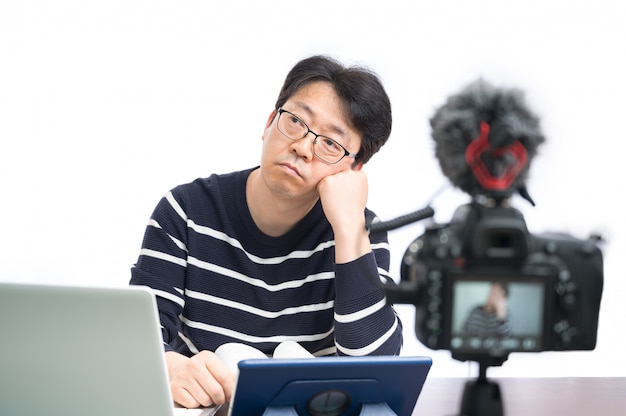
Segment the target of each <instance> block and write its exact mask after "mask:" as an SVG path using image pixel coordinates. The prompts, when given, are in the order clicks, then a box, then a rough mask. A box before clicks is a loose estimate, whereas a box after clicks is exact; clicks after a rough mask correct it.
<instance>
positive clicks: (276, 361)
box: [230, 356, 432, 416]
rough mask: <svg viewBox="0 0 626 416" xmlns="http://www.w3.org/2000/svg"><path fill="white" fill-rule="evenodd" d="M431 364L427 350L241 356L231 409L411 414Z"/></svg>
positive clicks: (245, 413)
mask: <svg viewBox="0 0 626 416" xmlns="http://www.w3.org/2000/svg"><path fill="white" fill-rule="evenodd" d="M431 365H432V359H431V358H430V357H422V356H419V357H407V356H371V357H320V358H301V359H300V358H298V359H287V358H273V359H249V360H242V361H240V362H239V378H238V381H237V388H236V391H235V396H234V399H233V402H232V406H231V409H230V411H231V413H230V415H231V416H255V415H259V416H278V415H293V416H296V415H297V416H322V415H323V416H359V415H361V416H363V415H368V414H372V415H379V416H383V415H397V416H404V415H410V414H411V413H412V412H413V408H414V407H415V404H416V403H417V398H418V396H419V395H420V393H421V391H422V387H423V385H424V382H425V381H426V376H427V375H428V372H429V370H430V367H431Z"/></svg>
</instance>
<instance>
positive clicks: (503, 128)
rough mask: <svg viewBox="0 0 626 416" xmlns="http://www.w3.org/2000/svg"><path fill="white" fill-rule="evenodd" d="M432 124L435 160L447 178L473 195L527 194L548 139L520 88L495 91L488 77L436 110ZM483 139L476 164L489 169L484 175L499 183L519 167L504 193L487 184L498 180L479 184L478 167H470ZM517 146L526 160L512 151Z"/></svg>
mask: <svg viewBox="0 0 626 416" xmlns="http://www.w3.org/2000/svg"><path fill="white" fill-rule="evenodd" d="M430 125H431V128H432V138H433V139H434V141H435V156H436V157H437V159H438V161H439V165H440V167H441V170H442V172H443V174H444V175H446V177H447V178H448V179H450V181H451V182H452V184H453V185H455V186H456V187H458V188H460V189H461V190H462V191H464V192H466V193H468V194H469V195H471V196H476V195H487V196H494V194H498V195H500V198H502V197H508V196H510V195H511V194H512V193H513V192H515V191H519V190H524V191H525V182H526V179H527V176H528V171H529V169H530V164H531V161H532V159H533V157H534V156H535V155H536V154H537V148H538V147H539V145H540V144H542V143H543V142H544V141H545V138H544V136H543V134H542V133H541V129H540V123H539V118H538V117H537V116H536V115H535V114H534V113H533V112H532V111H531V110H530V109H529V108H528V106H527V104H526V102H525V97H524V93H523V92H522V91H521V90H519V89H505V88H496V87H494V86H492V85H491V84H489V83H488V82H486V81H485V80H483V79H478V80H476V81H474V82H472V83H470V84H469V85H468V86H466V87H465V88H464V89H463V90H462V91H460V92H459V93H458V94H455V95H452V96H450V97H448V99H447V101H446V103H445V104H444V105H442V106H441V107H440V108H439V109H437V110H436V111H435V114H434V115H433V117H432V118H431V119H430ZM481 125H482V126H483V129H482V130H481ZM485 126H487V127H485ZM481 135H482V136H483V137H482V138H483V139H486V140H485V144H484V146H483V147H484V150H483V151H481V152H480V154H479V155H478V156H477V161H478V162H479V163H480V164H481V165H482V166H484V168H485V175H487V176H489V177H491V178H495V179H498V178H499V177H501V176H502V175H504V174H505V173H506V172H508V173H509V174H510V173H511V167H512V166H514V165H515V164H517V165H519V166H518V167H519V169H517V170H515V172H514V174H513V175H509V176H512V177H511V181H510V182H506V185H504V187H503V186H500V189H496V187H495V185H494V186H492V185H486V183H487V184H490V183H497V182H486V181H481V180H479V179H480V178H477V177H476V174H475V172H476V169H474V168H473V167H472V166H470V163H468V156H467V154H466V151H467V149H468V146H470V144H472V142H474V141H476V140H478V139H479V138H481ZM475 144H476V143H475ZM520 144H521V146H523V149H521V146H520ZM514 146H517V147H518V148H519V149H521V151H522V152H524V158H523V160H516V158H517V156H516V153H514V152H512V151H509V149H511V148H513V147H514ZM524 150H525V151H524ZM531 202H532V201H531Z"/></svg>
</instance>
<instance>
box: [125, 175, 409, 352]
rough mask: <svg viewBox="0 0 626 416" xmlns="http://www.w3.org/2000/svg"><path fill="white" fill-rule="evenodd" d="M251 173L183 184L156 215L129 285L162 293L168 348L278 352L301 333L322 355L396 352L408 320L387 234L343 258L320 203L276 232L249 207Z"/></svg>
mask: <svg viewBox="0 0 626 416" xmlns="http://www.w3.org/2000/svg"><path fill="white" fill-rule="evenodd" d="M251 171H252V169H248V170H245V171H240V172H234V173H229V174H224V175H212V176H210V177H209V178H203V179H197V180H195V181H193V182H191V183H188V184H185V185H180V186H178V187H176V188H174V189H172V190H171V191H170V192H169V193H167V195H166V196H165V197H163V198H162V199H161V201H160V202H159V203H158V205H157V207H156V208H155V210H154V212H153V214H152V217H151V218H150V221H149V224H148V226H147V227H146V232H145V235H144V240H143V243H142V248H141V252H140V255H139V258H138V260H137V263H136V264H135V265H133V267H132V269H131V280H130V284H132V285H146V286H149V287H151V288H152V289H153V290H154V291H155V293H156V295H157V296H156V297H157V305H158V308H159V315H160V320H161V325H162V333H163V341H164V343H165V350H166V351H170V350H174V351H177V352H180V353H182V354H184V355H187V356H191V355H193V354H195V353H197V352H198V351H201V350H210V351H215V349H216V348H217V347H219V346H220V345H221V344H224V343H226V342H241V343H245V344H249V345H252V346H254V347H256V348H258V349H260V350H262V351H263V352H265V353H266V354H268V355H270V354H271V353H272V351H273V349H274V348H275V347H276V345H278V344H279V343H280V342H282V341H285V340H293V341H296V342H298V343H300V344H301V345H302V346H303V347H304V348H306V349H307V350H308V351H310V352H311V353H312V354H314V355H316V356H322V355H352V356H362V355H393V354H398V353H399V352H400V348H401V345H402V325H401V322H400V320H399V318H398V316H397V315H396V313H395V311H394V310H393V308H392V307H391V306H389V305H386V303H385V293H384V290H383V287H382V280H383V279H389V275H388V270H389V258H390V256H389V245H388V242H387V236H386V235H384V233H383V234H382V235H378V236H376V237H377V238H374V236H372V249H373V252H372V253H369V254H366V255H364V256H362V257H361V258H358V259H356V260H354V261H352V262H350V263H345V264H335V262H334V239H333V232H332V228H331V226H330V224H329V223H328V221H327V220H326V218H325V216H324V213H323V211H322V207H321V204H320V202H319V201H318V203H317V204H316V205H315V207H314V208H313V209H312V210H311V212H309V214H308V215H307V216H306V217H305V218H303V219H302V220H301V221H300V222H299V223H298V224H297V225H296V226H295V227H294V228H293V229H292V230H291V231H289V232H288V233H286V234H285V235H282V236H280V237H270V236H268V235H266V234H264V233H262V232H261V231H260V230H259V229H258V228H257V227H256V225H255V224H254V222H253V220H252V217H251V215H250V212H249V211H248V208H247V202H246V193H245V189H246V180H247V178H248V175H249V174H250V172H251ZM365 215H366V216H367V218H368V220H371V219H372V218H373V216H374V214H373V213H372V212H371V211H369V210H366V212H365Z"/></svg>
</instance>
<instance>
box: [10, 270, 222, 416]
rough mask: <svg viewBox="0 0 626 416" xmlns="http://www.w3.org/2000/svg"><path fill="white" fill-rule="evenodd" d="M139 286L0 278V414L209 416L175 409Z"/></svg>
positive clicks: (147, 301)
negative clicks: (5, 280) (74, 284)
mask: <svg viewBox="0 0 626 416" xmlns="http://www.w3.org/2000/svg"><path fill="white" fill-rule="evenodd" d="M158 322H159V321H158V314H157V309H156V301H155V297H154V295H153V294H152V292H151V291H150V290H149V289H147V288H143V287H123V288H94V287H72V286H51V285H36V284H18V283H2V282H0V334H1V335H0V414H2V415H11V416H20V415H25V416H26V415H28V416H32V415H54V416H56V415H63V416H74V415H76V416H78V415H81V416H83V415H91V416H99V415H102V416H111V415H115V416H125V415H129V416H137V415H150V416H174V415H176V416H177V415H199V414H202V415H209V414H212V413H214V412H215V410H211V411H209V410H202V411H201V410H198V409H195V410H191V409H190V410H189V411H187V409H175V406H174V404H173V400H172V397H171V393H170V389H169V383H168V380H167V371H166V365H165V359H164V355H163V347H162V344H163V343H162V338H161V330H160V325H159V323H158Z"/></svg>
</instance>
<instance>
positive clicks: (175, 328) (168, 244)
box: [130, 193, 187, 351]
mask: <svg viewBox="0 0 626 416" xmlns="http://www.w3.org/2000/svg"><path fill="white" fill-rule="evenodd" d="M186 267H187V251H186V218H185V215H184V213H183V211H182V209H180V206H179V205H178V202H177V201H176V200H175V199H174V196H173V195H172V193H168V195H167V196H165V197H164V198H163V199H162V200H161V201H160V202H159V204H158V205H157V207H156V208H155V210H154V212H153V214H152V216H151V218H150V221H149V223H148V226H147V227H146V230H145V233H144V239H143V243H142V246H141V251H140V254H139V258H138V260H137V263H136V264H134V265H133V267H132V268H131V279H130V284H131V285H144V286H148V287H150V288H152V289H153V290H154V292H155V294H156V301H157V305H158V310H159V318H160V322H161V329H162V335H163V342H164V349H165V350H166V351H169V350H171V349H172V348H171V347H170V346H169V343H170V342H172V341H173V340H174V339H175V338H176V337H177V335H178V332H179V330H180V319H179V315H180V314H181V312H182V310H183V307H184V296H183V290H184V282H185V270H186Z"/></svg>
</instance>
